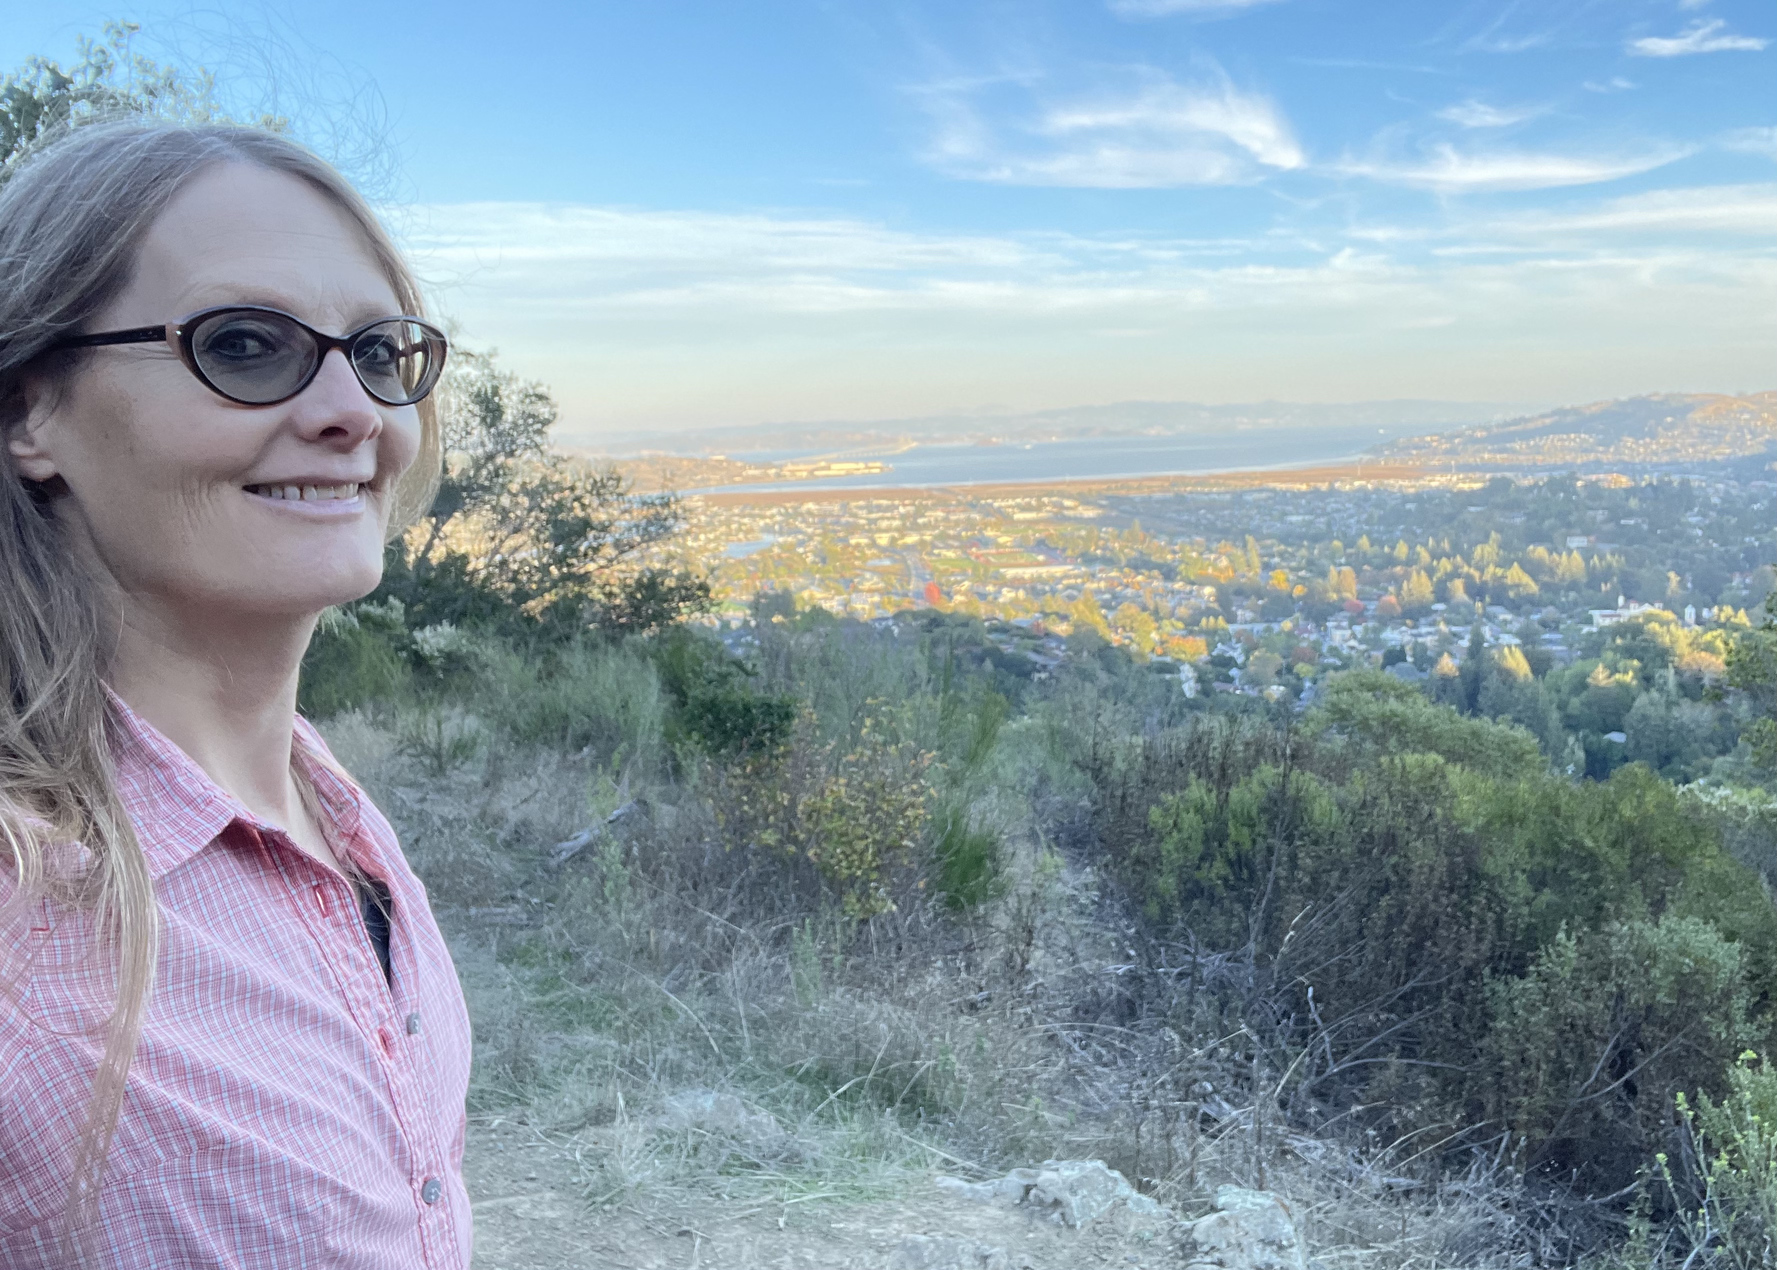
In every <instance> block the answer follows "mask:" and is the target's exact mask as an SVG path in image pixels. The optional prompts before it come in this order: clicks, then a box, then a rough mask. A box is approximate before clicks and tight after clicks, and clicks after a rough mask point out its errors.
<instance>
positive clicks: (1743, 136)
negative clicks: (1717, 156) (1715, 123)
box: [1721, 128, 1777, 159]
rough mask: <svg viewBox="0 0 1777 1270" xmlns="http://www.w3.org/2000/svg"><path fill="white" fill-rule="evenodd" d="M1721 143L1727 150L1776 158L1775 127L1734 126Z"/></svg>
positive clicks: (1776, 135)
mask: <svg viewBox="0 0 1777 1270" xmlns="http://www.w3.org/2000/svg"><path fill="white" fill-rule="evenodd" d="M1721 143H1722V145H1723V146H1724V147H1725V148H1726V149H1729V150H1739V151H1741V152H1742V153H1744V154H1762V155H1764V156H1766V157H1767V158H1771V159H1777V128H1736V129H1734V130H1733V131H1732V132H1730V133H1728V134H1727V135H1726V136H1725V137H1723V138H1722V141H1721Z"/></svg>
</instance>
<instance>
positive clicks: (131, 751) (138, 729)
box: [107, 690, 381, 879]
mask: <svg viewBox="0 0 1777 1270" xmlns="http://www.w3.org/2000/svg"><path fill="white" fill-rule="evenodd" d="M107 692H108V693H109V696H110V699H111V709H112V718H113V720H114V722H115V725H116V726H115V727H114V728H113V729H112V735H111V738H110V740H111V761H112V765H113V767H114V769H115V771H116V775H117V792H118V795H119V797H120V798H121V799H122V801H123V806H124V810H125V812H127V813H128V815H129V818H130V823H131V824H132V825H134V826H135V830H136V840H137V841H138V842H140V843H141V844H142V852H143V854H144V855H145V856H146V857H147V858H148V872H149V875H150V876H151V877H153V878H156V879H158V878H160V877H161V876H163V875H164V874H166V873H169V872H171V871H172V870H173V869H176V868H178V867H179V866H180V865H181V864H183V863H185V861H187V860H189V859H190V858H191V857H192V856H194V855H196V854H197V853H198V852H199V851H202V850H203V849H204V848H205V847H206V846H208V845H209V844H210V843H212V842H214V841H215V840H216V839H217V838H218V837H220V836H221V835H222V833H223V831H224V830H226V829H227V828H228V827H229V826H230V825H231V824H233V823H235V822H236V821H240V822H241V823H242V824H244V825H250V826H252V827H253V828H255V829H258V830H260V831H261V832H275V831H276V830H275V827H274V826H272V825H269V824H266V823H265V822H263V821H261V820H260V819H259V818H258V817H256V816H254V815H253V813H252V812H250V811H248V810H247V808H246V806H245V805H244V804H243V803H242V802H241V801H240V800H239V799H238V798H236V797H234V795H232V794H230V793H229V792H228V791H226V790H224V789H223V788H222V787H221V786H219V785H217V784H216V782H215V781H213V780H211V779H210V778H209V776H208V775H206V774H205V772H204V770H203V768H201V767H199V766H198V765H197V763H196V762H194V761H193V760H192V758H191V756H190V755H188V754H186V753H185V751H184V750H182V749H180V748H179V747H178V746H177V745H175V744H174V743H173V742H172V741H171V740H169V739H168V738H167V736H166V735H165V734H164V733H162V732H161V731H160V730H159V729H158V728H156V727H155V726H154V725H153V724H151V723H149V722H148V720H146V719H144V718H143V717H142V716H141V715H139V714H137V713H136V712H135V711H134V710H132V709H130V707H129V705H128V704H127V703H126V702H125V701H124V700H123V698H121V697H119V696H118V695H117V694H116V693H114V692H109V690H107ZM291 755H292V761H293V762H294V764H295V766H296V768H297V771H298V772H299V773H300V774H301V775H302V776H304V777H305V778H306V779H307V780H308V781H309V783H310V785H311V786H312V787H313V788H314V791H315V794H316V796H317V797H318V798H319V799H320V802H321V813H322V815H324V816H325V817H326V818H327V820H328V821H329V822H330V826H331V827H332V828H333V829H334V830H335V834H336V840H337V841H338V842H340V843H343V844H348V845H349V847H350V848H351V849H352V850H353V854H354V857H356V855H357V852H358V849H359V844H360V842H361V836H360V834H359V832H358V829H359V825H360V822H361V819H362V809H361V806H360V803H359V799H360V797H361V795H360V793H359V791H358V788H357V786H356V785H355V784H353V783H352V781H351V779H350V778H349V777H348V776H347V775H346V774H345V771H344V769H343V768H341V767H340V766H339V764H338V762H337V761H336V760H335V759H334V758H333V755H332V754H331V753H330V752H329V751H328V749H327V745H326V743H325V742H324V741H322V740H321V738H320V735H319V734H318V733H316V731H315V730H314V728H313V727H312V726H310V724H309V723H308V721H307V720H306V719H302V718H298V719H297V721H296V730H295V734H294V736H293V737H292V747H291ZM360 863H361V864H362V863H369V862H368V861H360ZM380 863H381V862H380V861H378V862H377V865H379V866H380ZM379 871H380V869H379Z"/></svg>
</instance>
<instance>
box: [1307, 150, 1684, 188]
mask: <svg viewBox="0 0 1777 1270" xmlns="http://www.w3.org/2000/svg"><path fill="white" fill-rule="evenodd" d="M1687 153H1689V152H1688V151H1685V150H1676V149H1668V150H1659V151H1653V152H1650V153H1645V154H1639V155H1622V156H1587V155H1563V154H1534V153H1525V152H1522V151H1492V152H1487V153H1480V154H1467V153H1463V152H1462V151H1459V150H1457V149H1456V148H1455V147H1454V146H1448V145H1444V146H1438V147H1436V148H1435V149H1434V150H1433V151H1432V154H1431V157H1430V158H1426V159H1418V160H1408V161H1366V162H1347V163H1345V164H1343V165H1342V166H1341V170H1342V171H1345V172H1348V173H1350V174H1352V175H1353V176H1364V177H1369V178H1370V179H1372V180H1376V181H1382V182H1385V183H1387V184H1390V185H1405V186H1410V187H1412V188H1415V189H1427V190H1436V191H1438V192H1440V193H1445V194H1461V193H1469V192H1475V193H1480V192H1486V191H1496V190H1548V189H1559V188H1562V187H1564V186H1572V185H1597V184H1600V183H1602V182H1605V181H1616V180H1620V179H1621V178H1623V177H1626V176H1635V175H1638V174H1639V173H1642V172H1651V171H1652V170H1653V169H1655V168H1658V167H1663V166H1664V165H1666V164H1668V163H1671V162H1674V161H1675V160H1677V159H1680V158H1683V157H1684V156H1685V154H1687Z"/></svg>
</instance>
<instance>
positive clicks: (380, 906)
mask: <svg viewBox="0 0 1777 1270" xmlns="http://www.w3.org/2000/svg"><path fill="white" fill-rule="evenodd" d="M394 902H395V901H394V897H393V896H391V895H390V894H389V888H388V887H386V886H384V885H383V884H382V883H381V882H378V881H375V880H374V879H365V880H363V881H360V882H359V883H358V908H359V909H360V911H362V912H363V914H364V933H365V934H367V935H369V936H370V946H371V947H372V948H374V949H376V960H377V964H378V965H380V966H381V967H382V968H383V978H384V979H386V980H387V981H388V984H389V986H390V987H391V988H393V987H394V986H395V970H394V967H393V965H392V964H391V962H390V961H389V912H390V909H391V908H392V907H393V906H394Z"/></svg>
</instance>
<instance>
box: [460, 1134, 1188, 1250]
mask: <svg viewBox="0 0 1777 1270" xmlns="http://www.w3.org/2000/svg"><path fill="white" fill-rule="evenodd" d="M574 1168H575V1166H574V1162H573V1160H572V1159H571V1158H570V1157H568V1156H566V1155H565V1154H564V1152H563V1149H562V1148H561V1147H560V1146H558V1145H555V1144H551V1143H547V1142H543V1141H540V1140H539V1139H538V1138H537V1137H536V1135H535V1134H533V1133H532V1132H531V1131H530V1130H528V1129H525V1128H523V1127H521V1126H515V1125H495V1126H492V1127H480V1126H471V1128H470V1132H469V1148H468V1157H467V1172H468V1181H469V1194H470V1196H471V1197H472V1199H473V1202H474V1205H475V1270H894V1268H896V1267H900V1266H909V1267H914V1266H920V1265H930V1266H933V1267H934V1268H936V1267H939V1266H943V1267H948V1266H949V1265H952V1264H959V1263H956V1262H953V1261H951V1260H949V1259H946V1258H939V1259H936V1260H933V1259H930V1256H931V1251H932V1249H933V1245H931V1244H927V1245H925V1246H924V1248H923V1249H922V1247H921V1246H920V1244H919V1241H918V1240H917V1239H916V1240H914V1241H912V1242H911V1243H909V1242H907V1241H908V1239H909V1236H926V1237H928V1239H932V1240H959V1241H963V1242H964V1243H965V1244H974V1245H975V1246H976V1247H977V1248H979V1249H981V1250H983V1251H984V1250H985V1249H986V1248H990V1247H991V1248H998V1249H1002V1250H1003V1252H1004V1256H1005V1260H1004V1261H1003V1262H995V1263H994V1264H1003V1265H1005V1266H1007V1267H1008V1268H1009V1270H1108V1268H1109V1267H1113V1266H1114V1267H1117V1268H1118V1270H1160V1268H1161V1267H1177V1266H1180V1265H1182V1264H1183V1258H1182V1257H1181V1256H1180V1255H1179V1252H1178V1247H1177V1236H1176V1234H1175V1232H1174V1230H1172V1229H1168V1227H1169V1226H1170V1223H1167V1222H1161V1221H1156V1220H1155V1219H1152V1218H1147V1219H1139V1220H1137V1219H1132V1218H1128V1217H1122V1218H1119V1217H1118V1216H1107V1217H1105V1218H1103V1219H1101V1220H1100V1221H1099V1222H1098V1223H1096V1224H1095V1225H1093V1226H1092V1227H1089V1228H1088V1229H1086V1230H1084V1231H1073V1230H1067V1229H1064V1228H1063V1227H1061V1226H1058V1225H1055V1224H1053V1223H1052V1222H1049V1221H1045V1220H1042V1219H1039V1218H1034V1217H1032V1216H1030V1215H1027V1214H1025V1213H1023V1212H1018V1211H1009V1210H1005V1209H996V1208H990V1207H987V1206H986V1205H982V1204H976V1203H972V1202H970V1201H967V1200H961V1199H955V1198H952V1197H950V1196H948V1195H944V1194H942V1193H940V1192H939V1191H937V1190H936V1189H935V1188H934V1187H931V1186H930V1184H929V1183H916V1184H915V1185H914V1186H913V1187H912V1193H909V1194H906V1195H902V1196H899V1197H895V1198H890V1199H883V1200H878V1201H873V1202H869V1203H856V1202H844V1201H840V1200H815V1201H812V1202H806V1203H795V1202H792V1203H790V1204H787V1205H786V1204H782V1203H778V1202H768V1203H761V1202H757V1201H755V1202H753V1203H750V1204H747V1203H739V1202H734V1201H724V1200H719V1199H712V1198H709V1197H705V1196H699V1195H679V1196H674V1197H671V1198H668V1199H655V1200H650V1201H647V1202H644V1203H642V1204H639V1205H623V1204H618V1205H613V1206H607V1207H601V1208H597V1209H594V1208H592V1207H590V1206H589V1205H588V1204H587V1203H586V1202H585V1200H584V1199H583V1198H581V1196H580V1194H579V1191H578V1188H577V1186H576V1182H575V1174H574ZM922 1251H923V1252H924V1253H925V1255H926V1256H927V1258H928V1259H927V1260H924V1261H922V1260H921V1259H920V1254H921V1253H922ZM980 1264H987V1263H986V1262H984V1261H983V1262H980Z"/></svg>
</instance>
